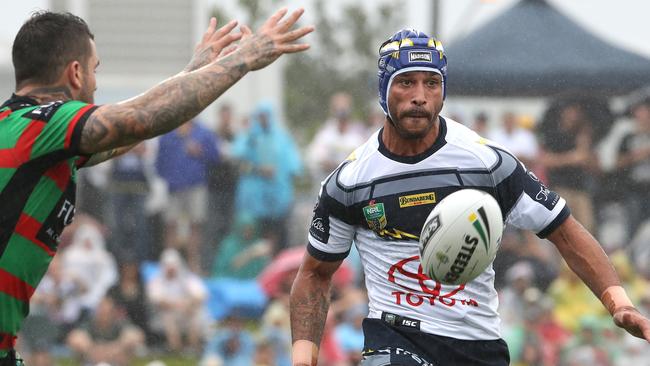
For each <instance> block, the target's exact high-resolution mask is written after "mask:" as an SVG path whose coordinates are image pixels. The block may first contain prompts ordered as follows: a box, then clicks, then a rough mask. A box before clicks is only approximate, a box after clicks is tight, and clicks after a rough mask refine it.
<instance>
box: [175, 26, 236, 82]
mask: <svg viewBox="0 0 650 366" xmlns="http://www.w3.org/2000/svg"><path fill="white" fill-rule="evenodd" d="M236 26H237V21H236V20H231V21H230V22H228V23H227V24H226V25H224V26H223V27H221V28H219V29H217V19H216V18H214V17H213V18H210V25H209V26H208V29H207V30H206V31H205V33H203V38H202V39H201V42H199V44H197V45H196V47H195V48H194V55H192V60H190V63H189V64H188V65H187V66H186V67H185V71H188V72H189V71H194V70H197V69H200V68H201V67H203V66H205V65H207V64H209V63H210V62H212V61H214V60H216V59H217V58H219V56H221V55H222V53H223V54H224V55H226V54H227V53H228V50H225V51H224V49H226V47H228V46H231V45H232V44H233V42H236V41H238V40H239V39H241V37H242V34H241V33H230V32H231V31H232V30H233V29H235V27H236Z"/></svg>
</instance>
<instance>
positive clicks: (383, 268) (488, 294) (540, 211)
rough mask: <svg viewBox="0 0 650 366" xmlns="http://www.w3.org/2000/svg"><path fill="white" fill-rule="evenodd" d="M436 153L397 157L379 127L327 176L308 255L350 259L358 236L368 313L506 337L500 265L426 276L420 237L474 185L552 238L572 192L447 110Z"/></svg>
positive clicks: (482, 336) (434, 330) (456, 332)
mask: <svg viewBox="0 0 650 366" xmlns="http://www.w3.org/2000/svg"><path fill="white" fill-rule="evenodd" d="M439 121H440V129H439V131H440V134H439V137H438V139H437V140H436V142H435V143H434V144H433V145H432V146H431V148H429V149H428V150H427V151H425V152H423V153H421V154H419V155H416V156H409V157H404V156H397V155H394V154H392V153H391V152H390V151H388V149H387V148H386V147H385V146H384V145H383V143H382V140H381V133H382V130H380V131H378V132H377V133H375V134H374V135H373V136H371V137H370V139H369V140H368V141H367V142H366V143H365V144H364V145H362V146H360V147H359V148H357V149H356V150H355V151H354V153H353V154H352V155H351V156H350V157H349V158H348V159H347V160H346V161H345V162H343V163H342V164H341V165H340V166H339V167H338V168H337V169H336V170H335V171H334V172H333V173H332V174H330V175H329V176H328V178H327V179H325V181H323V183H322V187H321V191H320V195H319V199H318V204H317V205H316V207H315V209H314V217H313V219H312V222H311V227H310V230H309V244H308V248H307V249H308V251H309V253H310V254H311V255H312V256H313V257H314V258H317V259H319V260H323V261H337V260H342V259H344V258H345V257H346V256H347V254H348V253H349V251H350V248H351V245H352V243H353V242H354V243H355V245H356V246H357V249H358V251H359V254H360V257H361V261H362V264H363V268H364V272H365V281H366V287H367V289H368V297H369V301H370V303H369V308H370V311H369V315H368V317H369V318H377V319H380V318H382V314H396V315H398V316H400V317H404V318H406V319H413V320H415V321H416V322H417V327H418V329H420V330H421V331H423V332H426V333H431V334H437V335H442V336H447V337H453V338H457V339H467V340H490V339H498V338H500V333H499V316H498V314H497V307H498V298H497V293H496V290H495V288H494V270H493V269H492V266H489V267H488V268H487V269H486V270H485V272H484V273H482V274H481V275H479V276H478V277H477V278H476V279H475V280H473V281H471V282H470V283H467V284H464V285H460V286H447V285H441V284H440V283H437V282H436V281H433V280H431V279H429V278H428V277H427V276H426V275H424V274H423V271H422V267H421V266H420V259H419V250H418V236H419V234H420V231H421V230H422V225H423V224H424V220H425V219H426V218H427V216H428V215H429V213H430V212H431V210H432V209H433V208H434V207H435V206H436V204H437V203H438V202H440V201H441V200H442V199H443V198H445V197H446V196H447V195H449V194H451V193H453V192H455V191H458V190H461V189H466V188H473V189H478V190H482V191H485V192H488V193H489V194H491V195H492V196H493V197H494V198H495V199H496V200H497V202H498V203H499V205H500V207H501V211H502V213H503V215H504V221H505V222H506V223H507V224H510V225H513V226H515V227H517V228H521V229H527V230H532V231H534V232H535V233H537V235H538V236H540V237H542V238H543V237H545V236H546V235H548V234H549V233H551V232H552V231H553V230H555V229H556V228H557V227H558V226H559V225H560V224H561V223H562V222H564V220H566V218H567V217H569V214H570V212H569V209H568V207H567V206H566V204H565V201H564V199H562V198H561V197H559V196H558V195H557V194H556V193H555V192H552V191H550V190H548V189H547V188H546V187H545V186H544V185H543V184H542V183H541V182H540V181H539V180H538V179H537V177H535V175H534V174H532V173H531V172H529V171H527V170H526V168H525V167H524V165H523V164H522V163H521V162H519V161H518V160H517V159H516V158H515V157H514V156H513V155H512V154H511V153H509V152H508V151H507V150H505V149H504V148H502V147H499V146H497V145H496V144H493V143H492V142H490V141H488V140H485V139H483V138H481V137H480V136H479V135H478V134H476V133H475V132H473V131H472V130H470V129H468V128H466V127H465V126H463V125H461V124H459V123H457V122H454V121H452V120H450V119H446V118H443V117H440V119H439Z"/></svg>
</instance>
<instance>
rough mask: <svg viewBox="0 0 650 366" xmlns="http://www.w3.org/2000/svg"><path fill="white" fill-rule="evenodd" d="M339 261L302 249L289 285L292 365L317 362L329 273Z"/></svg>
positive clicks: (326, 300)
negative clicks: (291, 283) (315, 256)
mask: <svg viewBox="0 0 650 366" xmlns="http://www.w3.org/2000/svg"><path fill="white" fill-rule="evenodd" d="M341 262H342V261H336V262H324V261H320V260H318V259H315V258H314V257H312V256H311V255H310V254H309V253H305V258H304V259H303V262H302V265H301V266H300V270H299V271H298V275H297V276H296V279H295V281H294V282H293V287H292V288H291V300H290V309H291V310H290V312H291V338H292V344H293V352H292V359H293V361H292V364H293V366H315V365H317V363H318V347H319V346H320V341H321V337H322V335H323V328H324V326H325V319H326V318H327V311H328V309H329V305H330V284H331V280H332V275H333V274H334V272H336V270H337V269H338V268H339V266H340V265H341Z"/></svg>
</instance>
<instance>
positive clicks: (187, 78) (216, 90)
mask: <svg viewBox="0 0 650 366" xmlns="http://www.w3.org/2000/svg"><path fill="white" fill-rule="evenodd" d="M232 56H233V55H231V56H228V57H225V58H224V59H222V60H219V61H217V62H216V63H214V64H213V65H210V66H209V67H204V68H201V69H200V70H197V71H194V72H191V73H185V74H181V75H178V76H175V77H173V78H170V79H168V80H166V81H164V82H162V83H161V84H159V85H157V86H155V87H153V88H152V89H150V90H148V91H147V92H145V93H144V94H141V95H139V96H137V97H135V98H132V99H130V100H127V101H124V102H121V103H118V104H112V105H104V106H101V107H100V108H98V109H97V110H96V111H95V112H93V114H92V115H91V116H90V117H89V118H88V121H87V123H86V125H85V126H84V129H83V131H82V136H81V151H82V152H83V153H94V152H98V151H105V150H107V149H111V148H114V147H117V146H124V145H128V144H131V143H134V142H137V141H141V140H144V139H147V138H150V137H154V136H158V135H161V134H163V133H166V132H168V131H170V130H172V129H174V128H176V127H178V126H179V125H181V124H182V123H184V122H186V121H188V120H190V119H192V118H193V117H194V116H196V115H197V114H198V113H199V112H201V111H202V110H203V109H204V108H206V107H207V106H208V105H209V104H210V103H212V102H213V101H214V100H215V99H217V97H219V95H221V94H222V93H223V92H224V91H226V90H227V89H228V88H229V87H230V86H232V85H233V84H234V83H235V82H236V81H237V80H239V79H241V78H242V77H243V76H244V75H245V74H246V72H248V70H249V68H248V66H247V65H246V63H245V62H244V61H243V60H242V59H241V58H238V57H232Z"/></svg>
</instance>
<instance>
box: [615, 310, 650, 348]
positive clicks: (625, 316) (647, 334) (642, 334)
mask: <svg viewBox="0 0 650 366" xmlns="http://www.w3.org/2000/svg"><path fill="white" fill-rule="evenodd" d="M613 317H614V323H615V324H616V325H618V326H619V327H621V328H623V329H625V330H626V331H627V332H628V333H630V334H632V335H633V336H635V337H639V338H641V339H645V340H646V341H648V342H650V320H648V319H647V318H646V317H644V316H643V315H642V314H641V313H639V311H638V310H636V309H635V308H633V307H630V306H626V307H622V308H620V309H618V310H616V312H615V313H614V315H613Z"/></svg>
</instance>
